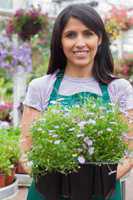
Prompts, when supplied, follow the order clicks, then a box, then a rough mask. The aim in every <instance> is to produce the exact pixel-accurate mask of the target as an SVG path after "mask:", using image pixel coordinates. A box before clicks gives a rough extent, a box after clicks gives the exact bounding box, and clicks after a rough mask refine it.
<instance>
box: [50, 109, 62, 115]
mask: <svg viewBox="0 0 133 200" xmlns="http://www.w3.org/2000/svg"><path fill="white" fill-rule="evenodd" d="M60 112H61V111H60V110H52V113H54V114H58V113H60Z"/></svg>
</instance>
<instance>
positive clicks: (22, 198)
mask: <svg viewBox="0 0 133 200" xmlns="http://www.w3.org/2000/svg"><path fill="white" fill-rule="evenodd" d="M26 196H27V188H22V187H21V188H20V189H19V192H18V194H17V196H16V198H13V199H12V200H26ZM125 200H133V171H132V172H131V175H130V176H129V177H128V178H127V181H126V199H125Z"/></svg>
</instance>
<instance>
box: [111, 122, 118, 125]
mask: <svg viewBox="0 0 133 200" xmlns="http://www.w3.org/2000/svg"><path fill="white" fill-rule="evenodd" d="M109 123H110V124H114V125H117V123H116V122H109Z"/></svg>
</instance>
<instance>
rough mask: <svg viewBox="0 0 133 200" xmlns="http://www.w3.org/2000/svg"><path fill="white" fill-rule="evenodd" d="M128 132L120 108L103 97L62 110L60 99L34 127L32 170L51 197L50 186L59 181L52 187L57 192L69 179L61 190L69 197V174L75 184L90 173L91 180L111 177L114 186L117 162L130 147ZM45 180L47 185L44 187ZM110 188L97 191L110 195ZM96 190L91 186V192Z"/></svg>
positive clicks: (41, 189) (38, 185)
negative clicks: (124, 136)
mask: <svg viewBox="0 0 133 200" xmlns="http://www.w3.org/2000/svg"><path fill="white" fill-rule="evenodd" d="M125 131H127V125H126V124H125V123H124V122H122V119H121V117H120V114H119V111H118V109H117V108H116V107H113V106H112V105H110V104H107V105H106V106H103V104H102V100H101V99H98V100H97V101H96V103H94V99H90V100H89V101H87V102H86V103H85V104H84V105H82V106H81V105H79V106H78V105H75V106H72V107H68V108H66V109H62V106H61V105H60V104H59V102H57V103H56V104H55V105H53V106H51V107H49V108H48V109H47V111H45V112H44V115H43V117H42V118H40V119H39V120H38V121H37V122H35V123H34V124H33V126H32V129H31V132H32V138H33V146H32V149H31V151H30V152H29V160H30V161H32V173H33V176H34V177H35V179H36V184H37V187H38V189H39V190H40V192H41V193H43V194H44V195H45V196H46V197H47V198H48V199H50V197H49V196H48V195H49V193H48V192H47V191H48V188H47V186H48V187H50V185H49V184H50V183H51V184H55V182H56V186H54V187H52V186H51V188H56V189H55V191H54V192H55V195H57V194H56V192H57V191H58V190H59V185H60V181H62V183H63V184H64V182H63V181H64V180H65V184H64V186H63V188H62V191H61V192H62V193H63V194H65V195H68V196H69V194H68V193H69V192H68V190H67V189H68V187H69V186H68V185H67V184H66V177H67V180H68V179H69V182H71V187H73V185H75V184H77V183H79V182H81V177H83V178H84V180H83V181H85V180H86V177H87V176H86V173H88V172H90V181H92V182H93V181H94V180H93V179H94V178H95V182H99V181H104V180H103V179H104V178H108V180H109V181H110V182H111V184H112V185H113V184H114V182H115V179H116V169H117V164H118V162H119V161H120V160H121V158H122V157H123V156H124V153H125V150H126V144H125V143H124V141H123V133H125ZM88 169H89V170H88ZM94 171H95V173H94ZM101 173H102V174H103V177H104V178H103V177H101V176H100V174H101ZM40 175H41V177H40ZM92 175H93V178H92ZM109 175H111V176H109ZM42 177H43V178H42ZM61 177H62V178H61ZM111 177H113V178H111ZM91 178H92V179H91ZM101 178H103V179H102V180H100V179H101ZM44 179H45V181H46V182H47V183H46V187H45V188H41V186H42V185H43V184H41V182H42V181H43V180H44ZM79 180H80V181H79ZM86 181H87V180H86ZM66 185H67V186H66ZM81 185H82V184H81ZM83 185H84V184H83ZM90 185H91V184H90ZM100 185H103V184H100ZM93 186H94V185H93ZM112 187H113V186H112ZM82 189H83V190H84V188H82ZM93 189H96V190H97V188H93ZM108 189H109V188H108ZM108 189H107V190H105V191H104V190H103V188H101V189H100V190H99V191H96V193H95V194H96V195H97V194H100V195H101V194H102V195H107V193H108V192H109V190H108ZM92 191H93V190H91V187H90V191H89V192H90V195H92V194H91V192H92ZM85 193H86V191H84V194H85ZM71 195H75V193H74V194H71ZM79 195H80V194H79Z"/></svg>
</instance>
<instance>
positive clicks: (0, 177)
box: [0, 173, 5, 188]
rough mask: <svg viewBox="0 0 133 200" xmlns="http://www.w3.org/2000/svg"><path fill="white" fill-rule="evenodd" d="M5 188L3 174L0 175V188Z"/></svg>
mask: <svg viewBox="0 0 133 200" xmlns="http://www.w3.org/2000/svg"><path fill="white" fill-rule="evenodd" d="M4 186H5V174H3V173H0V188H2V187H4Z"/></svg>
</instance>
